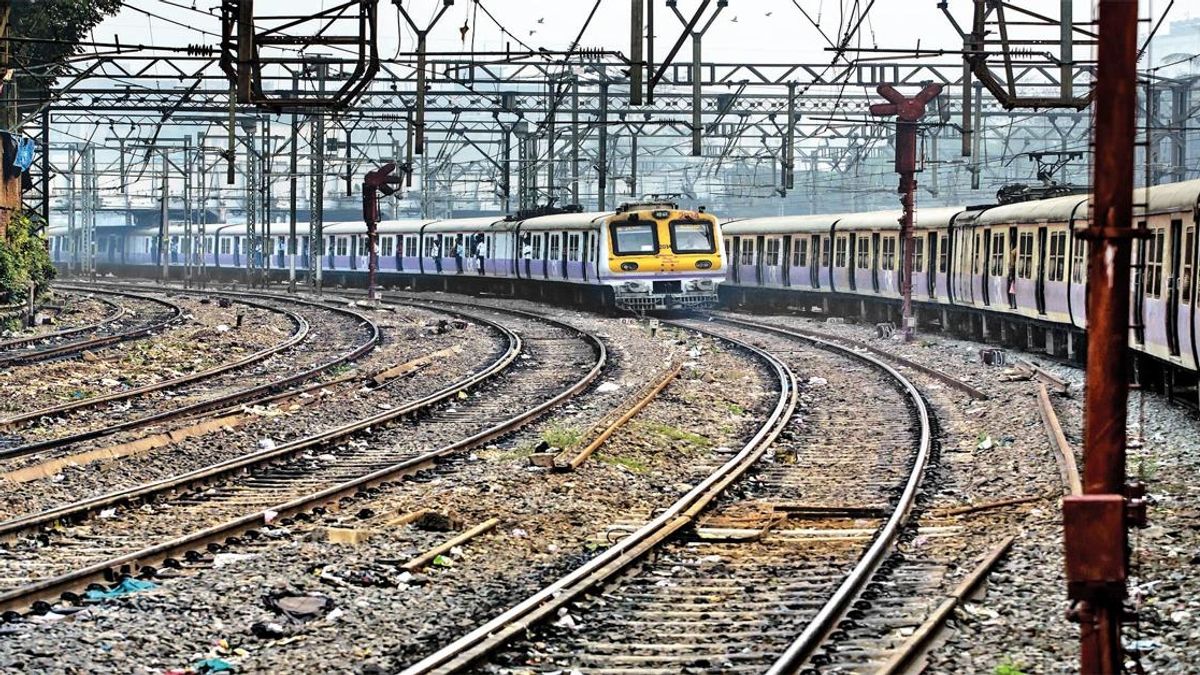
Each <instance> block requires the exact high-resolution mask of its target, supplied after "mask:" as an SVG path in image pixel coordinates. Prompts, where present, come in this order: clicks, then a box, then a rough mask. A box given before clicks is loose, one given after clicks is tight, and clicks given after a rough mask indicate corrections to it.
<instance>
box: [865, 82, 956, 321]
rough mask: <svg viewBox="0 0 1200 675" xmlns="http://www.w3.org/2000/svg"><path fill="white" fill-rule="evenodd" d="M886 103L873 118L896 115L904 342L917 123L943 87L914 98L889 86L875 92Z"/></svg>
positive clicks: (910, 273)
mask: <svg viewBox="0 0 1200 675" xmlns="http://www.w3.org/2000/svg"><path fill="white" fill-rule="evenodd" d="M876 91H878V92H879V95H880V96H882V97H884V98H885V99H887V101H888V102H887V103H876V104H873V105H872V106H871V108H870V110H871V114H872V115H878V116H891V115H895V116H896V173H898V174H900V186H899V188H898V189H897V192H899V193H900V205H901V206H902V207H903V214H902V215H901V217H900V241H901V242H902V244H903V247H904V252H903V258H902V260H901V267H900V269H901V275H900V292H901V296H902V297H903V298H904V300H903V305H902V308H901V317H902V323H903V328H902V329H901V334H902V335H903V336H904V341H905V342H909V341H910V340H912V334H913V318H912V276H913V236H912V235H913V201H914V197H915V194H916V190H917V180H916V172H917V123H918V122H919V121H920V119H921V118H922V117H924V116H925V107H926V105H927V104H928V103H929V102H930V101H932V100H933V99H934V98H936V97H937V95H938V94H940V93H941V92H942V85H940V84H928V85H925V87H924V88H923V89H921V91H920V92H919V93H918V94H917V95H916V96H914V97H912V98H908V97H906V96H904V94H901V93H900V92H898V91H896V89H895V88H894V87H892V86H891V85H889V84H881V85H879V87H878V88H877V89H876Z"/></svg>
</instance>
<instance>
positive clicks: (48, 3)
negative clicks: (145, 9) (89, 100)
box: [9, 0, 122, 100]
mask: <svg viewBox="0 0 1200 675" xmlns="http://www.w3.org/2000/svg"><path fill="white" fill-rule="evenodd" d="M121 4H122V3H121V0H13V2H12V13H11V14H10V15H9V24H10V34H11V35H12V36H13V37H17V38H32V39H34V40H39V41H38V42H29V41H25V40H20V41H16V42H13V43H12V48H13V53H12V59H13V63H14V64H15V65H16V66H17V78H16V79H17V88H18V91H19V92H20V94H19V95H20V96H21V97H22V98H36V99H38V100H44V99H45V98H46V97H47V95H48V91H49V88H50V85H51V84H52V83H53V82H54V79H55V78H56V77H58V76H59V75H61V74H62V73H63V66H64V62H65V61H66V59H68V58H69V57H71V56H74V55H76V54H79V53H81V52H82V51H83V50H84V48H83V47H81V46H80V45H79V42H80V41H81V40H84V39H88V36H89V34H90V32H91V30H92V28H93V27H95V26H96V24H98V23H100V21H102V20H103V19H104V17H106V16H108V15H110V14H114V13H116V11H117V10H118V9H120V8H121Z"/></svg>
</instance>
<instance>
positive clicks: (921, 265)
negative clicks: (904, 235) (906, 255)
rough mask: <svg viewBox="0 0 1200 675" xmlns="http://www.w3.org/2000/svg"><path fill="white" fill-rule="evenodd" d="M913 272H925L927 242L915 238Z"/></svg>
mask: <svg viewBox="0 0 1200 675" xmlns="http://www.w3.org/2000/svg"><path fill="white" fill-rule="evenodd" d="M912 241H913V271H914V272H924V271H925V240H924V239H917V238H914V239H913V240H912Z"/></svg>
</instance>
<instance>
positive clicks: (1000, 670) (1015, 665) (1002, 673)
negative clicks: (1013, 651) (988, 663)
mask: <svg viewBox="0 0 1200 675" xmlns="http://www.w3.org/2000/svg"><path fill="white" fill-rule="evenodd" d="M1021 667H1022V664H1021V662H1020V661H1013V660H1012V659H1009V658H1006V659H1004V660H1003V661H1001V662H1000V663H999V664H997V665H996V670H995V675H1025V673H1024V671H1022V670H1021Z"/></svg>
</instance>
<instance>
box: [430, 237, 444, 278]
mask: <svg viewBox="0 0 1200 675" xmlns="http://www.w3.org/2000/svg"><path fill="white" fill-rule="evenodd" d="M429 255H430V256H431V257H432V258H433V266H434V268H435V269H437V271H438V274H441V273H442V247H441V246H439V245H438V243H437V240H436V239H435V240H434V241H433V246H430V247H429Z"/></svg>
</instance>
